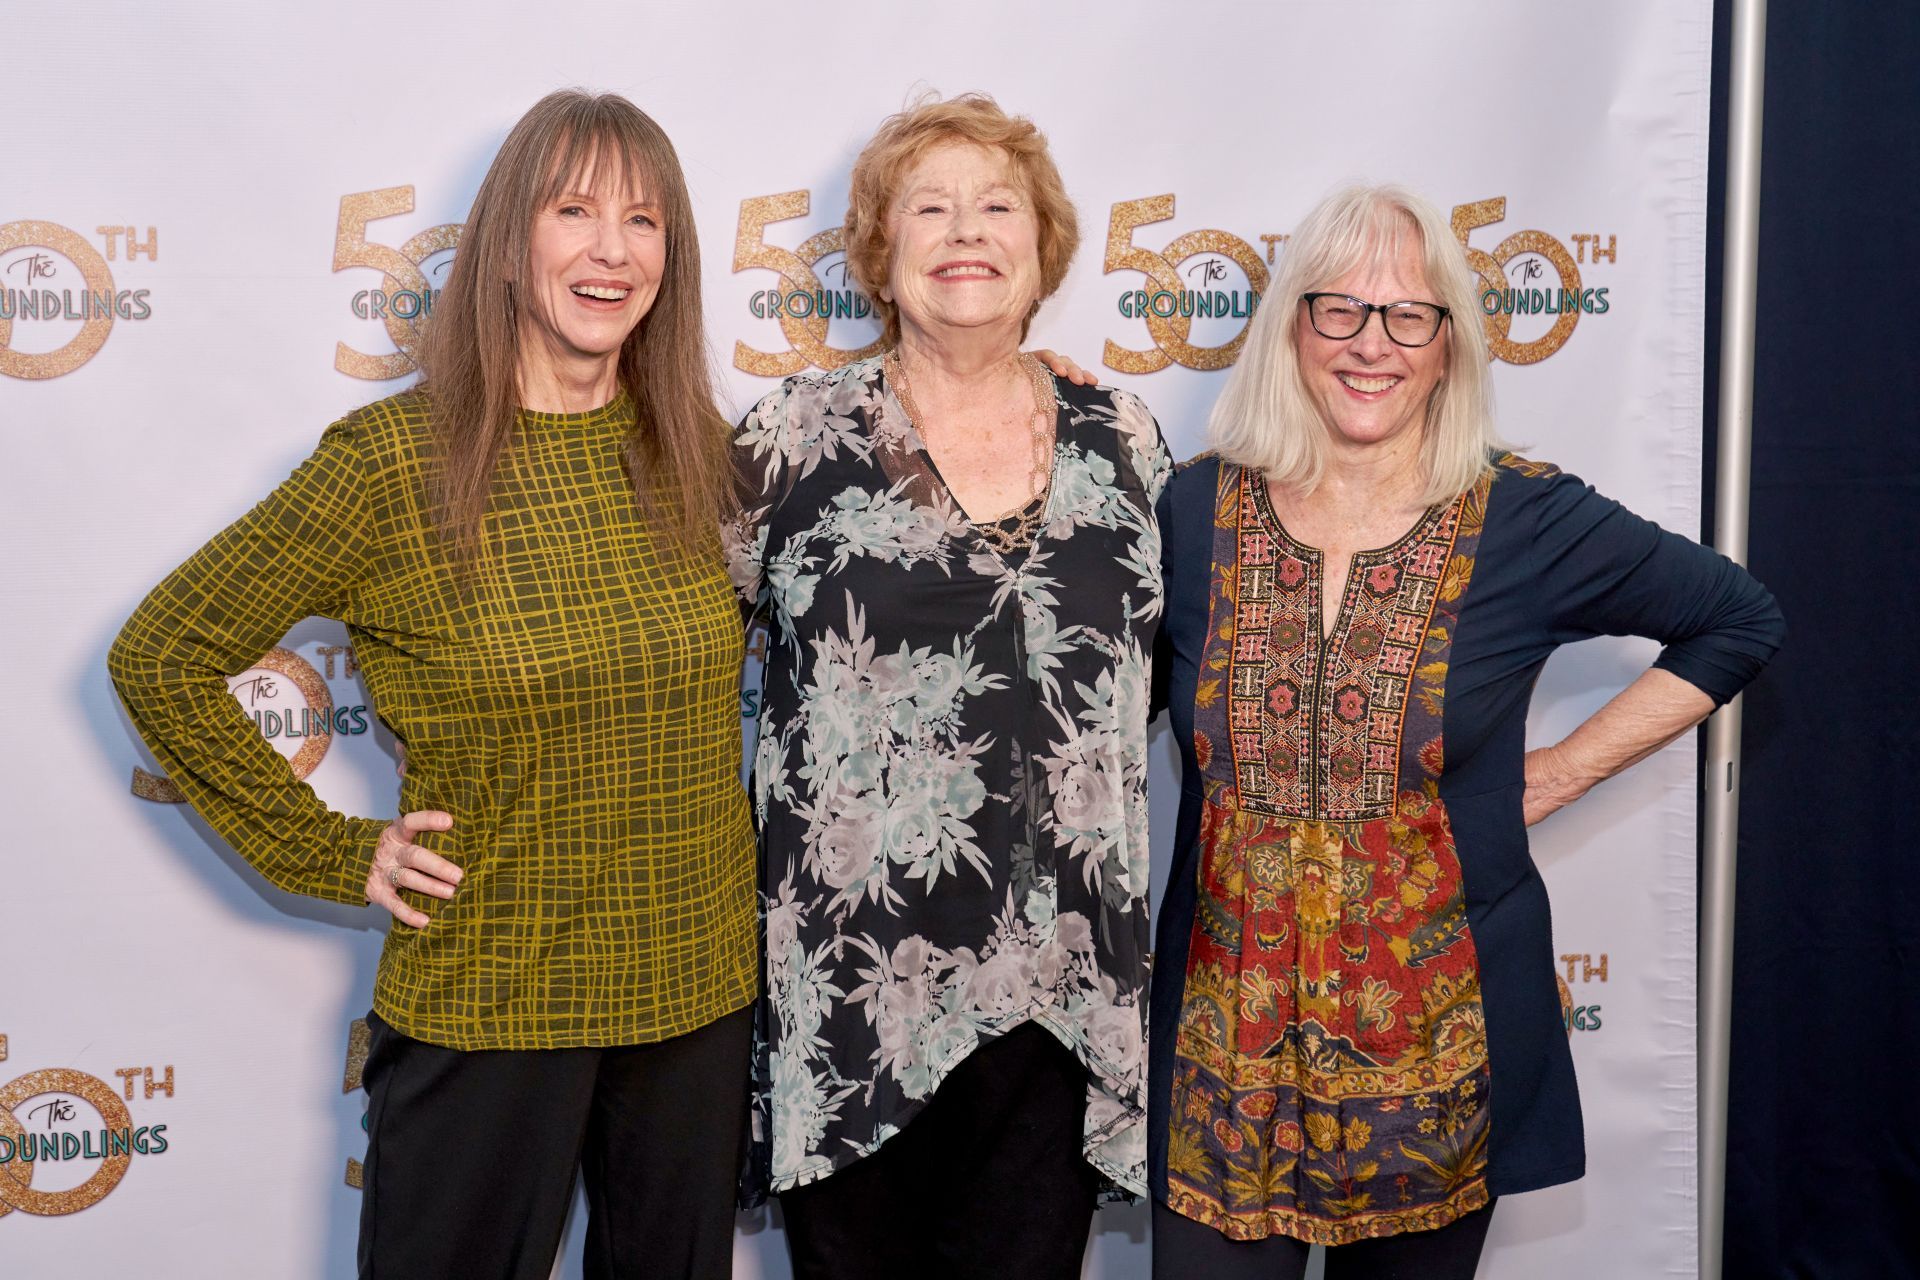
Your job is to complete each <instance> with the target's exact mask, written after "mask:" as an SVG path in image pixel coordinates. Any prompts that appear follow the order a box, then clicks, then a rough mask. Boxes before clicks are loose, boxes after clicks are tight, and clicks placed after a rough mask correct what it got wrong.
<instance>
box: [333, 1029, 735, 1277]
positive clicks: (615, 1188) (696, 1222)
mask: <svg viewBox="0 0 1920 1280" xmlns="http://www.w3.org/2000/svg"><path fill="white" fill-rule="evenodd" d="M367 1026H368V1027H369V1028H370V1029H371V1030H372V1032H373V1044H372V1048H371V1051H370V1052H369V1054H368V1057H367V1065H366V1071H365V1073H364V1075H363V1079H364V1080H365V1083H366V1088H367V1162H366V1186H365V1190H364V1195H365V1199H364V1201H363V1202H362V1203H361V1206H360V1275H361V1277H362V1280H438V1278H439V1277H451V1278H452V1280H520V1278H521V1277H526V1278H528V1280H547V1276H548V1275H549V1273H550V1272H551V1271H552V1268H553V1259H554V1254H555V1252H556V1251H557V1250H558V1249H559V1246H560V1233H561V1230H562V1228H564V1227H565V1225H566V1220H567V1207H568V1205H569V1203H570V1202H571V1201H572V1199H573V1177H574V1170H575V1169H576V1168H578V1169H580V1170H581V1171H583V1172H584V1174H585V1176H586V1184H587V1204H588V1207H589V1209H590V1210H591V1214H590V1216H589V1218H588V1222H587V1242H586V1244H587V1247H586V1273H587V1275H588V1276H590V1277H596V1278H599V1277H616V1276H619V1277H629V1276H646V1277H649V1278H651V1277H663V1278H664V1277H673V1278H682V1277H684V1278H686V1280H709V1278H712V1280H722V1278H723V1277H726V1276H728V1275H730V1274H731V1272H732V1267H733V1200H734V1186H735V1181H736V1179H737V1177H738V1175H739V1170H740V1143H741V1139H742V1136H743V1135H744V1132H745V1123H746V1097H747V1054H748V1049H749V1044H748V1041H749V1036H750V1033H751V1020H750V1011H749V1010H746V1009H742V1010H740V1011H739V1012H737V1013H731V1014H728V1015H727V1016H726V1017H724V1018H721V1019H719V1020H718V1021H716V1022H712V1023H709V1024H707V1025H706V1026H704V1027H701V1028H699V1029H698V1030H696V1031H690V1032H688V1033H687V1034H686V1035H683V1036H676V1037H674V1038H673V1039H671V1040H663V1041H660V1042H659V1043H657V1044H640V1045H629V1046H625V1047H621V1048H612V1049H529V1050H509V1049H482V1050H475V1051H471V1052H462V1051H460V1050H457V1049H443V1048H441V1047H439V1046H438V1045H431V1044H423V1043H422V1042H420V1041H418V1040H413V1039H409V1038H408V1037H406V1036H403V1035H401V1034H400V1033H399V1032H397V1031H395V1030H394V1029H393V1028H392V1027H390V1026H388V1025H387V1024H386V1023H385V1022H383V1021H382V1020H381V1019H380V1018H379V1017H378V1016H377V1015H375V1014H368V1015H367Z"/></svg>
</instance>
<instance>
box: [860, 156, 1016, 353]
mask: <svg viewBox="0 0 1920 1280" xmlns="http://www.w3.org/2000/svg"><path fill="white" fill-rule="evenodd" d="M887 240H888V243H889V245H890V246H891V249H892V256H891V260H890V262H889V264H888V271H887V293H888V296H889V297H890V298H891V300H892V301H893V303H894V304H895V305H896V306H897V307H899V309H900V326H901V329H902V331H903V332H905V333H908V334H913V333H914V332H916V331H918V332H919V333H921V334H925V335H935V336H937V335H938V334H939V333H940V332H941V331H942V330H974V331H979V330H982V329H1004V330H1005V331H1006V341H1007V343H1008V345H1009V346H1010V347H1015V346H1018V345H1019V341H1020V328H1021V325H1022V324H1023V323H1025V321H1026V319H1027V316H1028V315H1029V314H1030V313H1031V312H1032V310H1033V306H1034V302H1035V301H1036V300H1037V299H1038V298H1039V296H1040V246H1039V231H1038V226H1037V224H1036V222H1035V220H1034V216H1033V210H1032V207H1031V205H1030V203H1029V201H1028V200H1027V198H1026V195H1025V193H1024V192H1023V191H1021V190H1020V188H1019V187H1018V186H1016V185H1015V184H1014V181H1013V178H1012V175H1011V172H1010V170H1009V166H1008V164H1007V158H1006V156H1005V155H1004V154H1003V153H1002V152H1000V151H998V150H995V149H992V148H988V147H980V146H975V145H973V144H972V143H964V142H950V143H943V144H942V145H940V146H937V147H935V148H933V149H932V150H931V151H929V152H927V154H926V155H924V156H922V157H921V158H920V161H919V163H917V164H915V165H914V166H913V167H912V168H911V169H909V170H908V171H907V173H906V175H905V177H904V179H903V180H902V181H901V184H900V195H899V198H898V200H896V201H895V203H894V207H893V210H892V213H891V215H890V217H889V219H888V227H887Z"/></svg>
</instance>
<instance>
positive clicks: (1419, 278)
mask: <svg viewBox="0 0 1920 1280" xmlns="http://www.w3.org/2000/svg"><path fill="white" fill-rule="evenodd" d="M1314 292H1325V293H1344V294H1347V295H1349V296H1351V297H1354V298H1359V299H1362V300H1364V301H1367V302H1434V301H1436V300H1437V299H1436V297H1435V295H1434V292H1433V290H1432V289H1430V288H1429V287H1428V285H1427V276H1426V271H1425V269H1424V268H1423V267H1422V266H1421V263H1420V253H1419V248H1418V241H1417V237H1416V236H1415V235H1414V234H1412V233H1411V230H1410V229H1409V232H1408V233H1407V234H1403V235H1402V236H1400V237H1399V244H1398V246H1397V251H1396V252H1393V253H1390V254H1383V255H1381V256H1380V260H1379V261H1378V262H1377V263H1375V264H1373V265H1371V266H1363V267H1359V268H1356V269H1355V270H1352V271H1349V272H1347V273H1346V274H1345V275H1342V276H1340V277H1339V278H1338V279H1336V280H1332V281H1329V282H1327V283H1326V284H1322V285H1317V286H1315V288H1314ZM1296 305H1297V306H1299V308H1300V314H1299V316H1298V323H1297V327H1296V328H1295V330H1294V350H1295V353H1296V354H1297V355H1298V357H1299V361H1300V377H1301V380H1302V382H1303V383H1304V384H1305V386H1306V390H1307V395H1308V397H1309V398H1310V399H1311V400H1312V401H1313V403H1314V404H1315V405H1316V406H1317V407H1318V408H1319V410H1320V417H1321V420H1322V422H1323V423H1324V425H1325V426H1326V429H1327V434H1328V436H1329V437H1330V438H1331V439H1332V441H1333V442H1334V444H1335V445H1336V446H1346V447H1350V448H1356V449H1367V448H1370V447H1376V446H1391V445H1393V444H1396V443H1398V444H1406V445H1413V446H1415V447H1417V446H1418V444H1419V441H1420V434H1421V431H1422V429H1423V428H1424V426H1425V423H1426V417H1427V401H1428V399H1429V398H1430V397H1431V396H1432V395H1433V391H1434V388H1435V387H1437V386H1439V385H1440V380H1441V378H1442V377H1443V376H1444V375H1445V373H1446V368H1447V342H1448V327H1449V322H1443V323H1442V324H1441V326H1440V332H1439V333H1438V334H1437V335H1435V337H1434V339H1433V341H1432V342H1429V343H1428V344H1427V345H1426V346H1424V347H1403V346H1400V345H1399V344H1397V343H1395V342H1394V341H1393V340H1392V339H1391V338H1389V337H1387V332H1386V328H1385V326H1384V325H1383V323H1382V321H1383V317H1382V316H1380V315H1379V314H1378V313H1374V314H1370V315H1369V316H1368V317H1367V323H1366V325H1365V327H1363V328H1362V329H1361V330H1360V332H1359V333H1357V334H1355V335H1354V336H1353V337H1351V338H1339V339H1335V338H1323V337H1321V336H1320V335H1319V334H1318V333H1316V332H1315V331H1314V328H1313V324H1312V322H1311V321H1310V319H1309V318H1308V316H1307V310H1306V304H1305V303H1304V302H1302V303H1298V304H1296Z"/></svg>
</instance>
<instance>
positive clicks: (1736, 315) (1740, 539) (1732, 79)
mask: <svg viewBox="0 0 1920 1280" xmlns="http://www.w3.org/2000/svg"><path fill="white" fill-rule="evenodd" d="M1766 53H1767V5H1766V0H1733V44H1732V47H1731V49H1730V50H1729V55H1730V56H1729V59H1728V70H1729V77H1728V79H1729V103H1728V110H1727V196H1726V223H1725V228H1726V231H1725V245H1724V256H1723V258H1722V282H1721V289H1720V456H1719V466H1718V468H1717V470H1716V472H1715V475H1714V521H1713V545H1714V547H1715V548H1716V549H1718V550H1719V551H1720V552H1721V553H1722V554H1723V555H1726V556H1728V557H1729V558H1731V559H1733V560H1735V561H1737V562H1740V563H1745V561H1746V558H1747V498H1748V486H1749V480H1750V477H1751V474H1752V468H1751V461H1752V447H1753V333H1754V306H1755V295H1756V277H1757V276H1758V273H1759V265H1760V126H1761V107H1762V104H1763V102H1764V99H1765V88H1766ZM1739 770H1740V699H1738V698H1735V699H1734V700H1733V701H1732V702H1731V703H1729V704H1728V705H1727V706H1726V707H1725V708H1723V709H1722V710H1721V711H1720V712H1719V713H1718V714H1716V715H1715V716H1714V717H1713V719H1712V720H1711V721H1709V722H1708V724H1707V772H1706V780H1705V783H1706V785H1705V788H1704V790H1705V796H1704V805H1703V808H1704V813H1703V815H1702V818H1703V822H1704V824H1705V827H1704V839H1703V842H1702V843H1703V846H1704V849H1705V854H1706V857H1705V866H1704V868H1703V874H1704V877H1705V879H1704V882H1703V883H1702V885H1701V911H1700V1063H1699V1073H1700V1280H1721V1266H1722V1259H1723V1258H1724V1257H1725V1253H1724V1250H1723V1247H1722V1245H1723V1236H1724V1233H1725V1229H1726V1216H1727V1202H1726V1198H1727V1066H1728V1059H1729V1051H1730V1048H1731V1044H1732V1039H1733V1017H1732V1014H1733V903H1734V892H1733V891H1734V868H1735V861H1736V848H1737V842H1738V840H1739V836H1740V772H1739Z"/></svg>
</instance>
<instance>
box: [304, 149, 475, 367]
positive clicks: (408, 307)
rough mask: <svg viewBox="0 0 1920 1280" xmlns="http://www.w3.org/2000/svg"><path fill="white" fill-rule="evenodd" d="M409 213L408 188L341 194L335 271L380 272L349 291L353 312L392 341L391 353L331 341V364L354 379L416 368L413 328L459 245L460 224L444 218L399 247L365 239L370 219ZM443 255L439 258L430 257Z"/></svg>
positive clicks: (430, 306)
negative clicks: (374, 281)
mask: <svg viewBox="0 0 1920 1280" xmlns="http://www.w3.org/2000/svg"><path fill="white" fill-rule="evenodd" d="M412 212H413V188H412V187H382V188H381V189H380V190H378V191H356V192H354V193H353V194H352V195H347V196H341V197H340V221H339V222H338V223H337V224H336V225H335V227H334V233H333V269H334V270H335V271H348V270H352V269H354V268H365V269H368V270H372V271H378V272H379V273H380V278H381V283H380V284H379V286H377V287H375V288H371V289H361V290H360V291H359V292H357V293H355V294H354V295H353V300H352V303H351V306H352V308H353V314H354V315H355V316H356V317H357V318H359V319H361V320H378V321H380V322H381V323H382V324H383V325H384V326H385V328H386V331H387V338H388V339H389V340H390V341H391V342H392V343H393V347H394V349H393V350H392V351H391V352H382V353H377V354H369V353H367V352H365V351H357V350H355V349H354V348H352V347H350V346H348V345H347V344H346V343H344V342H339V343H335V344H334V349H333V367H334V368H336V369H338V370H339V371H340V372H341V373H344V374H346V375H348V376H349V377H353V378H365V379H367V380H368V381H370V382H382V381H385V380H387V379H389V378H402V377H405V376H406V375H407V374H409V373H412V372H413V371H414V369H415V367H416V366H415V364H414V361H413V344H414V339H415V336H416V326H417V325H418V324H419V322H420V321H421V320H422V319H423V318H424V317H426V316H428V315H431V314H432V313H433V304H434V302H435V300H436V299H438V298H439V296H440V291H439V290H438V289H437V288H435V287H433V285H432V284H431V283H430V282H429V280H428V277H429V276H430V275H434V276H437V275H439V274H441V273H442V272H444V271H445V270H446V268H447V264H448V263H450V262H451V261H452V260H453V258H452V251H453V249H454V248H455V247H456V246H458V245H459V243H460V224H459V223H457V222H443V223H441V224H440V225H439V226H437V227H428V228H427V229H426V230H425V231H422V232H419V233H418V234H416V235H414V236H411V237H410V238H408V240H407V241H406V243H404V244H402V245H401V246H400V247H399V248H397V249H396V248H394V247H392V246H390V245H384V244H379V243H377V242H375V241H373V240H370V239H368V238H367V226H368V224H369V223H374V222H378V221H380V220H381V219H382V218H394V217H398V216H399V215H401V214H403V213H412ZM438 255H445V256H443V257H440V258H439V261H437V262H431V263H430V261H429V260H430V259H433V258H435V257H436V256H438Z"/></svg>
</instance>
